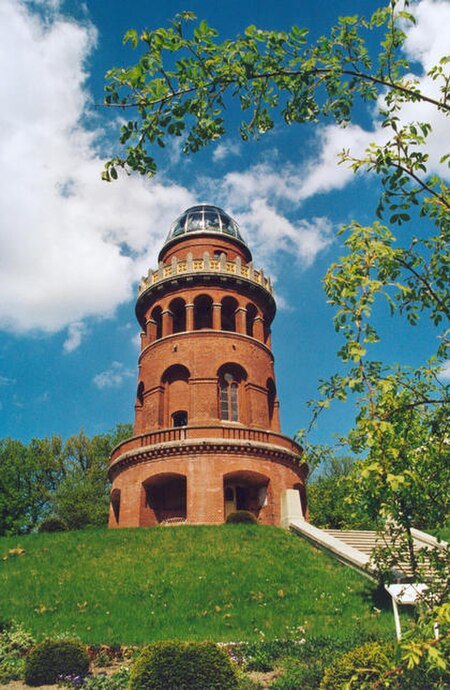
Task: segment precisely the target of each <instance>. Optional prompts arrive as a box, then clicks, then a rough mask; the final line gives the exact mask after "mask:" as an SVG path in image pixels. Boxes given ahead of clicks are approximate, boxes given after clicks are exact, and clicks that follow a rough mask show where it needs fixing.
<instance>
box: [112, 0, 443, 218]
mask: <svg viewBox="0 0 450 690" xmlns="http://www.w3.org/2000/svg"><path fill="white" fill-rule="evenodd" d="M405 4H406V3H405ZM412 21H413V16H412V15H411V14H410V13H408V12H407V11H405V10H403V9H401V3H400V2H397V1H394V2H392V3H390V5H389V6H387V7H382V8H379V9H378V10H377V11H376V12H375V13H374V14H373V16H372V17H371V18H369V19H364V18H363V17H358V16H348V17H340V19H339V22H338V24H337V25H336V26H335V27H334V28H333V29H332V30H331V32H330V36H322V37H321V38H320V39H319V40H318V41H317V42H316V43H315V44H309V43H308V34H309V32H308V29H306V28H300V27H298V26H293V27H292V28H291V30H290V31H264V30H261V29H258V28H257V27H256V26H254V25H252V26H249V27H247V29H246V30H245V32H244V35H243V36H238V37H236V38H234V39H228V40H225V41H223V42H222V43H221V42H219V40H218V31H217V30H216V29H214V28H212V27H210V26H209V25H208V24H207V22H206V21H204V20H202V21H200V22H196V17H195V15H194V14H193V13H192V12H183V13H181V14H178V15H177V16H176V17H175V18H174V19H173V20H172V22H171V26H169V27H168V28H163V27H161V28H158V29H155V30H152V31H150V30H148V29H145V30H144V31H142V32H141V33H140V34H139V33H138V32H137V31H136V30H134V29H131V30H130V31H128V32H127V33H126V34H125V37H124V43H130V44H131V46H132V47H133V48H134V49H138V50H139V53H140V57H139V59H138V61H137V62H136V63H135V64H134V65H132V66H130V67H116V68H113V69H111V70H110V71H109V72H108V73H107V75H106V76H107V80H108V84H107V86H106V99H105V102H106V104H107V105H108V106H109V107H117V108H119V109H121V110H124V111H127V112H129V111H131V113H133V115H132V117H131V119H130V120H129V121H128V122H126V123H125V124H123V125H122V128H121V135H120V142H121V144H123V145H124V147H125V152H124V156H123V157H117V158H114V159H112V160H111V161H109V162H108V163H107V165H106V169H105V173H104V179H106V180H108V181H109V180H111V179H116V178H117V168H118V167H124V168H125V169H127V168H129V169H131V170H135V171H137V172H139V173H143V174H148V175H153V174H154V173H155V172H156V169H157V163H156V153H155V150H157V148H158V147H164V146H165V145H166V139H167V137H183V150H184V152H185V153H194V152H196V151H198V150H199V149H200V148H202V147H203V146H205V145H206V144H208V143H210V142H212V141H216V140H217V139H219V138H220V137H221V136H222V135H223V134H224V132H225V130H226V122H225V115H226V105H227V99H230V98H234V99H235V100H237V101H238V102H239V105H240V107H241V110H242V112H243V114H244V117H243V119H242V121H241V123H240V125H239V133H240V136H241V137H242V139H244V140H248V139H249V138H250V137H256V138H258V137H259V136H261V135H262V134H264V133H266V132H267V131H269V130H271V129H272V128H273V127H274V126H275V118H278V119H280V120H281V121H282V122H284V123H285V124H286V125H292V124H294V123H305V122H317V120H318V119H319V118H320V117H322V116H329V117H332V118H334V119H335V120H336V121H337V122H338V123H339V124H343V125H345V124H346V123H347V122H349V120H350V119H351V117H352V109H353V107H354V105H355V102H356V101H357V100H358V99H362V100H363V101H365V102H369V103H370V102H373V101H376V99H377V97H378V95H379V93H380V90H381V89H383V90H385V91H386V94H387V95H386V108H387V109H389V108H391V109H398V107H399V106H400V105H401V103H403V102H404V101H406V100H411V99H412V100H413V101H414V102H427V103H430V104H432V105H434V106H435V107H437V108H440V109H442V110H443V111H445V112H448V111H450V106H449V104H448V92H449V79H448V76H447V74H446V71H445V69H446V62H445V61H444V60H443V61H442V62H441V63H440V64H439V65H438V66H437V67H436V68H435V69H434V70H433V71H432V77H433V79H435V80H436V81H437V82H438V83H439V84H440V85H441V96H440V98H438V99H435V98H433V96H432V95H427V94H424V93H422V92H421V91H420V89H419V88H418V82H417V81H415V80H414V79H412V78H411V76H410V74H409V73H408V68H409V66H408V64H407V62H406V60H405V59H404V58H403V57H398V55H396V53H398V51H399V49H400V48H401V46H402V43H403V41H404V39H405V33H404V29H403V26H404V23H405V22H412ZM402 22H403V24H402ZM192 27H193V28H192ZM371 34H376V35H377V36H380V39H381V41H380V42H381V51H380V54H379V56H378V58H377V59H376V58H373V57H371V54H370V50H369V47H368V40H369V39H370V38H371ZM397 130H398V128H397V129H396V130H395V135H396V137H397V140H394V141H392V144H391V146H390V147H388V149H386V151H388V150H389V154H390V157H389V156H388V155H387V154H386V156H383V152H381V157H380V154H379V151H378V149H375V150H374V160H373V161H372V162H371V165H373V166H374V167H377V168H378V169H384V167H385V166H387V167H388V168H389V167H390V165H391V160H394V161H396V163H397V167H396V168H395V173H396V177H395V178H394V179H392V180H391V184H390V186H389V192H388V194H387V197H386V202H387V203H389V202H390V199H391V197H392V196H395V195H396V193H397V190H398V189H402V188H403V187H404V185H405V184H406V183H405V179H404V177H405V176H404V175H403V172H402V163H403V158H402V156H403V154H399V147H398V145H397V144H398V137H399V136H401V137H402V141H405V142H406V143H409V141H408V138H409V140H410V141H412V143H413V144H414V143H415V142H416V140H417V142H419V143H420V142H421V141H423V138H424V137H425V138H426V136H427V134H428V132H427V130H426V127H425V128H421V127H420V126H419V127H416V129H415V130H414V129H411V128H409V129H406V130H405V131H404V132H403V131H400V134H399V132H398V131H397ZM376 154H378V157H377V155H376ZM425 164H426V158H425V159H424V158H423V157H420V156H418V157H416V159H415V162H414V170H419V171H420V170H421V169H422V167H423V166H424V165H425ZM355 165H357V163H356V162H355ZM407 174H408V173H406V175H407ZM436 186H437V187H438V185H436ZM401 211H402V212H403V209H401ZM398 215H399V220H400V221H402V220H403V218H401V214H398Z"/></svg>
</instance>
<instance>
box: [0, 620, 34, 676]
mask: <svg viewBox="0 0 450 690" xmlns="http://www.w3.org/2000/svg"><path fill="white" fill-rule="evenodd" d="M33 643H34V640H33V637H32V636H31V634H30V633H29V632H28V631H27V630H25V629H24V628H23V626H21V625H19V624H18V623H16V622H14V621H12V622H8V623H5V624H3V625H2V626H1V631H0V683H8V682H9V681H10V680H16V679H18V678H20V677H21V676H22V675H23V672H24V665H25V653H26V652H27V651H28V650H29V649H30V648H31V647H32V645H33Z"/></svg>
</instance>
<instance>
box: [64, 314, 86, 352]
mask: <svg viewBox="0 0 450 690" xmlns="http://www.w3.org/2000/svg"><path fill="white" fill-rule="evenodd" d="M86 333H87V328H86V324H84V323H83V321H75V323H71V324H70V325H69V327H68V329H67V338H66V340H65V341H64V344H63V350H64V352H73V351H74V350H76V349H78V348H79V347H80V345H81V341H82V340H83V337H84V336H85V335H86Z"/></svg>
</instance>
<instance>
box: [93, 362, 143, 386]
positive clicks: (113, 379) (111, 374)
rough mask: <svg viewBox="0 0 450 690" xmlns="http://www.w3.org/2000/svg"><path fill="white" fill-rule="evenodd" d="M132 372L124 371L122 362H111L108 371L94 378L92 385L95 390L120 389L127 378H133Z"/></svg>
mask: <svg viewBox="0 0 450 690" xmlns="http://www.w3.org/2000/svg"><path fill="white" fill-rule="evenodd" d="M134 376H135V374H134V372H132V371H130V370H129V369H125V367H124V365H123V364H122V362H113V363H112V364H111V366H110V368H109V369H105V371H101V372H99V373H98V374H96V375H95V376H94V378H93V379H92V383H93V384H94V386H97V388H100V389H103V388H120V386H121V385H122V383H123V382H124V381H125V379H127V378H134Z"/></svg>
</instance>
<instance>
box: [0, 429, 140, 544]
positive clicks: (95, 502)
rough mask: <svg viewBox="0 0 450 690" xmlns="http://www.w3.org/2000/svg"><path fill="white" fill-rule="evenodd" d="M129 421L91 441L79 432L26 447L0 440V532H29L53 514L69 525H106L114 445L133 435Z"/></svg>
mask: <svg viewBox="0 0 450 690" xmlns="http://www.w3.org/2000/svg"><path fill="white" fill-rule="evenodd" d="M131 434H132V427H131V425H129V424H118V425H117V427H116V428H115V430H114V431H113V432H111V433H108V434H100V435H97V436H93V437H92V438H91V439H90V438H88V437H87V436H86V434H85V433H84V432H83V431H81V432H80V433H79V434H77V435H76V436H71V437H70V438H69V439H67V441H66V442H65V443H63V441H62V439H61V438H60V437H59V436H52V437H51V438H43V439H32V440H31V441H30V443H29V444H28V445H25V444H24V443H21V442H20V441H15V440H13V439H10V438H6V439H3V440H0V464H1V467H2V472H1V474H0V535H7V534H22V533H27V532H30V531H32V530H33V529H35V528H36V527H39V525H41V524H42V523H44V528H45V525H46V524H49V523H48V521H47V520H48V519H49V518H50V517H53V518H58V519H59V520H60V521H61V520H62V521H63V522H64V523H65V524H66V526H67V527H69V528H70V529H80V528H83V527H87V526H100V525H104V524H106V520H107V515H108V504H109V484H108V480H107V470H108V463H109V456H110V454H111V451H112V449H113V448H114V446H116V445H117V444H118V443H120V441H121V440H123V439H124V438H127V437H129V436H131Z"/></svg>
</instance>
